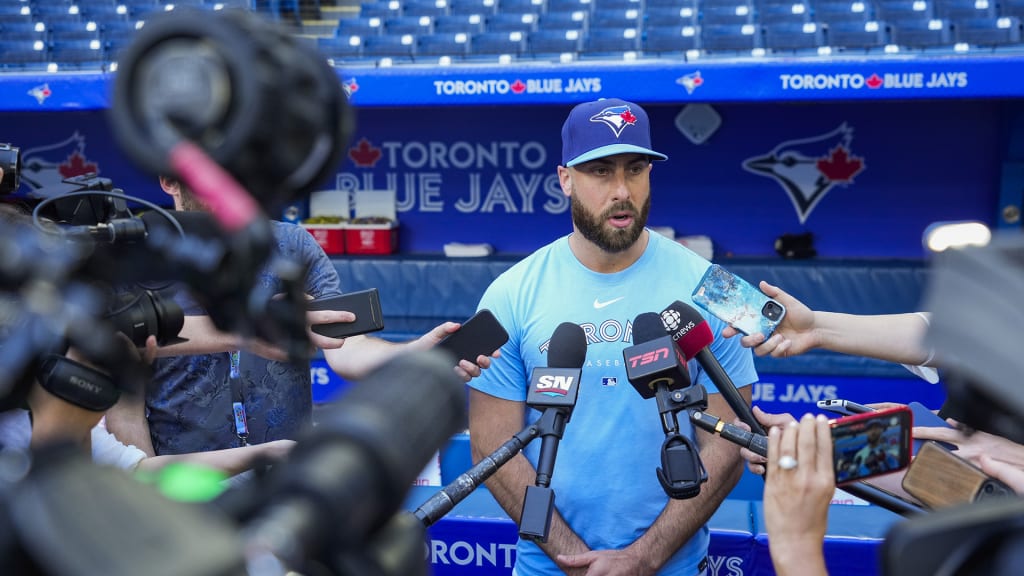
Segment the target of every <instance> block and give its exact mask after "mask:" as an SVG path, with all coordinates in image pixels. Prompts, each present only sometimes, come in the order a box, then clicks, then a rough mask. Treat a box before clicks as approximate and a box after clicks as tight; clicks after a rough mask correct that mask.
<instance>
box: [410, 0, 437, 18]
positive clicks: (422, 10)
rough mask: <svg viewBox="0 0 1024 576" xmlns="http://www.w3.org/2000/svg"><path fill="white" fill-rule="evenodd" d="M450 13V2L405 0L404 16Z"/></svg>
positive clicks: (432, 15) (432, 16)
mask: <svg viewBox="0 0 1024 576" xmlns="http://www.w3.org/2000/svg"><path fill="white" fill-rule="evenodd" d="M447 13H448V3H447V2H445V1H443V0H441V1H438V0H403V2H402V15H403V16H430V17H431V18H434V17H437V16H443V15H445V14H447Z"/></svg>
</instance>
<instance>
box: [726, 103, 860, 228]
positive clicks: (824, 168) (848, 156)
mask: <svg viewBox="0 0 1024 576" xmlns="http://www.w3.org/2000/svg"><path fill="white" fill-rule="evenodd" d="M852 141H853V128H851V127H849V126H847V125H846V123H845V122H844V123H843V124H841V125H840V126H839V127H838V128H836V129H835V130H832V131H831V132H827V133H825V134H821V135H818V136H811V137H810V138H800V139H796V140H787V141H785V142H782V143H781V144H779V145H778V146H776V147H775V148H774V149H772V151H771V152H768V153H767V154H764V155H758V156H754V157H751V158H747V159H746V160H744V161H743V169H744V170H747V171H748V172H753V173H754V174H758V175H760V176H767V177H769V178H772V179H774V180H775V181H776V182H778V183H779V185H780V186H782V189H783V190H785V191H786V194H789V199H790V200H791V201H792V202H793V208H794V209H795V210H796V213H797V216H798V217H799V218H800V223H801V224H803V223H804V222H806V221H807V218H808V217H809V216H810V215H811V212H812V211H813V210H814V208H815V207H816V206H817V205H818V203H819V202H821V200H822V199H823V198H824V197H825V195H826V194H828V192H829V190H832V188H834V187H835V186H836V185H837V184H838V185H843V186H846V185H849V184H851V183H853V178H854V177H855V176H857V175H858V174H860V173H861V172H863V171H864V169H865V168H866V166H865V164H864V159H863V158H861V157H858V156H855V155H854V154H853V151H852V149H851V147H850V143H851V142H852Z"/></svg>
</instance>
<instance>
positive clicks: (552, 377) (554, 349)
mask: <svg viewBox="0 0 1024 576" xmlns="http://www.w3.org/2000/svg"><path fill="white" fill-rule="evenodd" d="M586 357H587V336H586V334H585V333H584V332H583V328H581V327H579V326H578V325H576V324H573V323H572V322H563V323H561V324H559V325H558V327H557V328H555V331H554V333H553V334H552V335H551V341H550V343H549V344H548V367H547V368H534V369H533V373H532V374H531V376H530V391H529V394H528V395H527V396H526V405H527V406H529V407H531V408H534V409H536V410H542V411H543V413H542V414H541V417H540V419H539V420H537V422H535V425H536V426H537V427H538V429H539V432H538V434H539V436H540V437H541V445H540V456H538V458H537V480H536V483H535V485H534V486H527V487H526V496H525V497H524V498H523V514H522V516H521V517H520V519H519V536H520V537H521V538H525V539H528V540H533V541H535V542H547V541H548V533H549V532H550V530H551V515H552V513H554V510H555V492H554V491H553V490H552V489H551V488H549V486H550V484H551V474H552V473H553V472H554V468H555V456H556V455H557V453H558V442H559V441H560V440H561V439H562V434H563V433H564V432H565V424H566V423H567V422H569V417H570V416H571V415H572V409H573V407H575V406H576V398H577V397H578V396H579V392H580V373H581V372H582V370H583V363H584V361H585V360H586Z"/></svg>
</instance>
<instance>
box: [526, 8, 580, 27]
mask: <svg viewBox="0 0 1024 576" xmlns="http://www.w3.org/2000/svg"><path fill="white" fill-rule="evenodd" d="M589 20H590V12H586V11H583V10H572V11H569V12H546V13H544V14H541V15H540V16H539V17H538V18H537V29H538V30H586V29H587V23H588V22H589Z"/></svg>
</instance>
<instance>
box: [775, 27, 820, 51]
mask: <svg viewBox="0 0 1024 576" xmlns="http://www.w3.org/2000/svg"><path fill="white" fill-rule="evenodd" d="M763 29H764V47H765V48H766V49H768V50H771V51H772V52H807V53H812V52H813V53H816V52H817V50H818V48H819V47H821V46H824V45H825V33H824V30H823V29H822V26H821V25H819V24H818V23H816V22H774V23H770V24H764V25H763Z"/></svg>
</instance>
